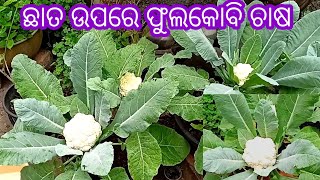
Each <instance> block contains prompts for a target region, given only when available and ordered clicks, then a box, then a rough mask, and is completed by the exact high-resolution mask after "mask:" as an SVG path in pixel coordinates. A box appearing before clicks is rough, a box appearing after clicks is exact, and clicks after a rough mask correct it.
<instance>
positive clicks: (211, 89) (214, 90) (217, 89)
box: [203, 83, 240, 94]
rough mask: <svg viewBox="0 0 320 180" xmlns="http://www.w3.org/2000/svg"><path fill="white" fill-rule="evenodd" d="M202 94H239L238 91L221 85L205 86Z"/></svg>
mask: <svg viewBox="0 0 320 180" xmlns="http://www.w3.org/2000/svg"><path fill="white" fill-rule="evenodd" d="M203 94H240V91H238V90H234V89H233V88H232V87H229V86H225V85H223V84H217V83H212V84H210V85H208V86H206V88H205V89H204V92H203Z"/></svg>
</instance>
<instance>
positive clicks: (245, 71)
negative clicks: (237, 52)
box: [233, 63, 254, 86]
mask: <svg viewBox="0 0 320 180" xmlns="http://www.w3.org/2000/svg"><path fill="white" fill-rule="evenodd" d="M253 70H254V69H253V68H252V67H251V65H250V64H242V63H239V64H237V65H236V66H234V67H233V73H234V75H235V76H236V77H237V78H238V80H239V85H240V86H242V85H244V83H245V82H246V81H247V80H248V77H249V74H250V73H251V72H252V71H253Z"/></svg>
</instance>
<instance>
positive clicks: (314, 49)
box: [307, 41, 320, 57]
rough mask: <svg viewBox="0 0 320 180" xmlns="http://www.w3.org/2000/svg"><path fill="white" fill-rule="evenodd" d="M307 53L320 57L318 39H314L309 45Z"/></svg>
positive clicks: (319, 42)
mask: <svg viewBox="0 0 320 180" xmlns="http://www.w3.org/2000/svg"><path fill="white" fill-rule="evenodd" d="M307 55H308V56H315V57H320V41H316V42H314V43H313V44H310V45H309V47H308V51H307Z"/></svg>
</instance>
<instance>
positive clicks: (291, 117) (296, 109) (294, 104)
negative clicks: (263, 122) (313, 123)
mask: <svg viewBox="0 0 320 180" xmlns="http://www.w3.org/2000/svg"><path fill="white" fill-rule="evenodd" d="M315 97H316V96H315V95H300V94H280V95H279V96H278V101H277V103H276V109H277V116H278V119H279V131H278V135H277V142H282V138H283V136H284V135H285V134H286V133H287V132H290V131H292V130H295V129H296V128H298V127H299V126H300V125H301V124H303V123H305V122H307V121H308V119H309V118H310V117H311V116H312V112H313V108H314V104H315V103H316V102H317V98H315Z"/></svg>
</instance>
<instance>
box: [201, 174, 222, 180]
mask: <svg viewBox="0 0 320 180" xmlns="http://www.w3.org/2000/svg"><path fill="white" fill-rule="evenodd" d="M221 179H222V177H221V176H220V175H217V174H214V173H206V175H205V176H204V178H203V180H221Z"/></svg>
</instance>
